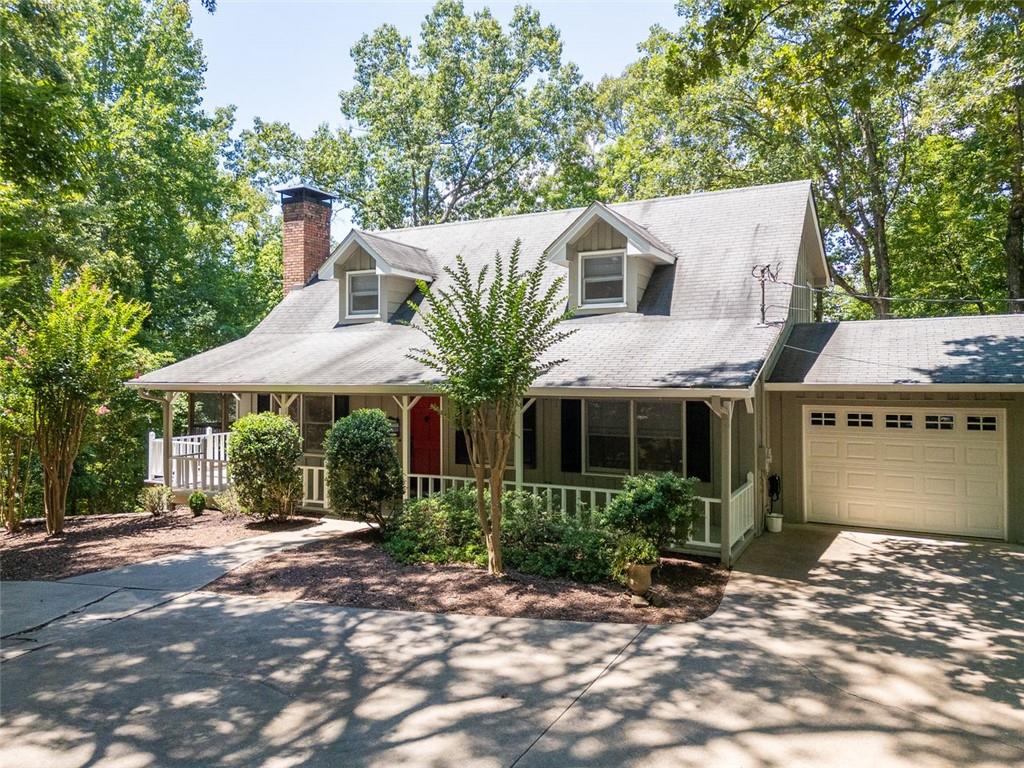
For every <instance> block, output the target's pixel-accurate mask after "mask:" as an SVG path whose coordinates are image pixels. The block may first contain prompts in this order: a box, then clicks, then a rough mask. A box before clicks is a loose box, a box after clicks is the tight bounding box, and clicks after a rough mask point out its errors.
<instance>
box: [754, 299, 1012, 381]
mask: <svg viewBox="0 0 1024 768" xmlns="http://www.w3.org/2000/svg"><path fill="white" fill-rule="evenodd" d="M768 381H769V382H770V383H773V384H806V385H825V386H835V385H891V384H1020V385H1024V315H980V316H971V317H935V318H915V319H907V320H860V321H847V322H841V323H805V324H799V325H796V326H794V327H793V330H792V332H791V333H790V336H789V339H788V340H787V342H786V344H785V347H784V349H783V351H782V354H781V355H780V356H779V359H778V361H777V362H776V364H775V367H774V369H773V371H772V373H771V376H770V377H769V379H768Z"/></svg>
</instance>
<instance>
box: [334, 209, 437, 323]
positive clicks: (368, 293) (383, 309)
mask: <svg viewBox="0 0 1024 768" xmlns="http://www.w3.org/2000/svg"><path fill="white" fill-rule="evenodd" d="M434 271H435V268H434V264H433V262H432V261H431V259H430V257H429V256H428V255H427V252H426V251H424V250H423V249H422V248H417V247H415V246H412V245H407V244H405V243H399V242H397V241H395V240H389V239H388V238H386V237H381V236H380V235H375V234H372V233H370V232H363V231H361V230H358V229H353V230H351V231H350V232H349V233H348V235H346V236H345V239H344V240H342V241H341V242H340V243H339V244H338V247H337V248H335V249H334V253H332V254H331V257H330V258H329V259H328V260H327V261H326V262H325V263H324V265H323V266H322V267H321V268H320V271H319V273H318V274H319V277H320V279H321V280H329V279H332V278H333V279H335V280H337V281H338V304H339V306H338V317H339V321H340V322H341V323H344V324H352V323H370V322H379V321H388V320H390V319H391V317H392V316H393V315H394V314H395V313H396V312H398V311H399V310H401V309H403V307H404V306H405V302H406V301H407V300H408V298H409V297H410V296H411V295H412V294H413V292H414V291H415V289H416V281H417V280H423V281H425V282H428V283H429V282H431V281H432V280H433V279H434V277H435V274H434Z"/></svg>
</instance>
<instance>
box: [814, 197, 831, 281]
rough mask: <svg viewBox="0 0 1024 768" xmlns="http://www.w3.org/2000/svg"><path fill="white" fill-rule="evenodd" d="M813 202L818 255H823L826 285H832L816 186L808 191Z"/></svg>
mask: <svg viewBox="0 0 1024 768" xmlns="http://www.w3.org/2000/svg"><path fill="white" fill-rule="evenodd" d="M808 197H809V200H810V204H811V218H812V219H814V233H815V234H816V235H817V236H818V237H817V243H816V244H817V246H818V248H817V250H818V255H819V256H820V257H821V266H822V267H823V268H824V269H825V286H826V287H828V286H830V285H832V282H833V280H832V270H831V269H829V266H828V258H827V257H826V256H825V238H823V237H822V236H821V223H820V222H819V221H818V204H817V203H816V202H815V200H814V187H813V186H811V190H810V192H809V193H808Z"/></svg>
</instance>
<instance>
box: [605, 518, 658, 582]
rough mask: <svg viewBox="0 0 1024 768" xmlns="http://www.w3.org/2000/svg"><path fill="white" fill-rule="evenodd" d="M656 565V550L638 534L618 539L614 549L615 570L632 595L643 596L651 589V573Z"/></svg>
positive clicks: (651, 543)
mask: <svg viewBox="0 0 1024 768" xmlns="http://www.w3.org/2000/svg"><path fill="white" fill-rule="evenodd" d="M657 564H658V548H657V546H655V544H654V542H653V541H651V540H650V539H648V538H645V537H643V536H641V535H640V534H638V533H629V534H626V535H625V536H623V537H622V538H621V539H619V544H618V546H617V547H616V548H615V570H616V571H617V572H618V573H619V574H621V575H622V576H623V577H624V578H625V581H626V585H627V586H628V587H629V590H630V592H632V593H633V594H634V595H645V594H647V592H648V591H649V590H650V588H651V571H652V570H654V567H655V566H656V565H657Z"/></svg>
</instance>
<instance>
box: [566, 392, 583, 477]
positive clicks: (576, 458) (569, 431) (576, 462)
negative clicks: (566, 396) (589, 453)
mask: <svg viewBox="0 0 1024 768" xmlns="http://www.w3.org/2000/svg"><path fill="white" fill-rule="evenodd" d="M582 447H583V401H582V400H563V401H562V471H563V472H582V471H583V455H582V454H583V451H582Z"/></svg>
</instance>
